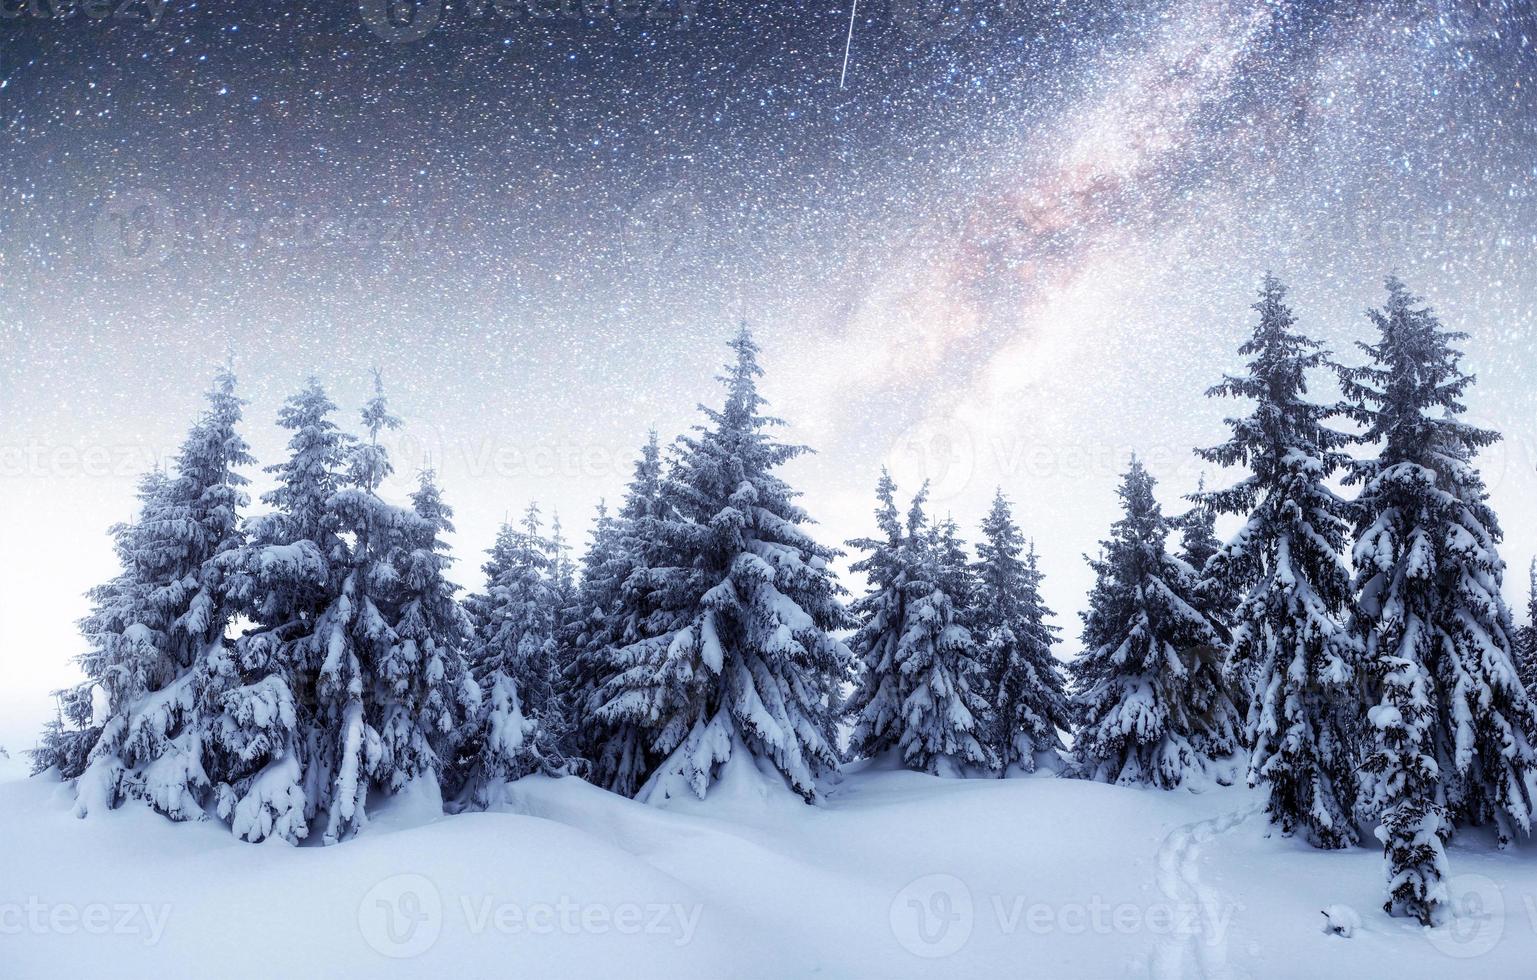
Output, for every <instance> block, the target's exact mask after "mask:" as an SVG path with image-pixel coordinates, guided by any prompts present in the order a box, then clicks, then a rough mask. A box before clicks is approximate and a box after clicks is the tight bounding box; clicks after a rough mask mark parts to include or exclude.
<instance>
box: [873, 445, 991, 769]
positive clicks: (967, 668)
mask: <svg viewBox="0 0 1537 980" xmlns="http://www.w3.org/2000/svg"><path fill="white" fill-rule="evenodd" d="M876 494H877V497H878V499H879V501H880V506H879V508H878V509H877V510H876V523H877V526H878V527H879V528H880V530H881V532H882V533H883V535H884V537H882V538H864V539H858V540H854V541H850V542H849V546H850V547H853V548H857V549H860V550H862V551H866V552H868V555H867V556H866V557H865V558H863V559H861V560H860V561H859V562H857V563H856V564H855V565H854V566H853V568H854V570H855V571H857V572H863V573H864V575H865V577H866V579H867V580H868V581H869V583H870V591H869V592H868V593H867V594H866V595H865V596H864V597H863V598H862V599H860V600H859V601H857V602H856V603H855V604H854V605H853V606H852V607H851V610H850V611H851V612H852V613H853V615H854V617H855V619H856V621H857V622H858V623H859V630H858V632H856V633H855V634H854V638H853V641H852V644H851V646H852V650H853V655H854V658H855V661H856V662H857V663H859V664H860V666H861V675H860V680H859V684H858V686H857V687H856V689H855V691H854V693H853V695H852V696H851V697H850V699H849V702H848V704H847V706H846V708H845V711H846V713H847V714H848V715H849V717H850V718H851V719H852V721H853V723H854V731H853V742H852V744H853V749H854V751H855V753H856V754H858V755H862V756H865V757H872V758H873V757H876V756H879V755H882V754H884V753H886V752H888V751H892V750H895V752H896V754H897V757H898V758H899V759H900V761H901V762H902V764H903V765H905V766H907V767H908V768H910V769H915V770H918V771H920V772H928V773H933V774H935V775H942V776H964V775H968V774H970V773H971V772H973V771H975V770H977V769H990V768H996V759H995V757H994V755H993V753H992V752H991V751H990V749H989V748H988V746H987V744H986V739H987V735H988V732H987V724H988V718H987V705H986V703H985V702H984V700H983V698H982V695H981V693H980V691H979V690H978V688H980V687H981V686H982V684H983V683H984V678H983V677H982V671H981V667H980V665H979V664H978V662H977V656H978V650H977V644H976V641H975V640H974V639H973V638H972V635H971V632H970V630H968V629H967V628H966V627H965V626H964V625H963V624H962V623H961V622H960V616H961V614H962V613H963V612H964V610H965V608H966V603H967V601H968V600H969V598H970V590H971V589H972V587H973V585H974V583H973V581H972V579H971V569H970V568H969V567H968V565H967V562H966V556H965V553H964V550H963V549H962V548H961V546H960V543H959V540H958V538H957V536H956V533H955V528H954V524H953V522H949V521H944V522H940V523H939V524H938V525H935V526H932V527H931V526H929V522H928V517H927V516H926V514H925V513H924V509H923V507H924V503H925V501H926V498H927V496H928V488H927V486H925V487H924V488H923V489H922V490H920V491H919V492H918V493H917V495H915V496H914V498H913V501H912V504H911V506H910V507H909V508H908V512H907V518H906V521H905V522H903V521H902V520H901V519H900V518H899V517H898V514H897V508H896V501H895V494H896V486H895V484H894V483H893V482H892V480H891V477H890V475H889V474H887V473H886V472H885V471H882V473H881V479H880V483H879V484H878V485H877V488H876ZM958 600H959V601H958Z"/></svg>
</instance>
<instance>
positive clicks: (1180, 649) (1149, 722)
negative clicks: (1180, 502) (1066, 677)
mask: <svg viewBox="0 0 1537 980" xmlns="http://www.w3.org/2000/svg"><path fill="white" fill-rule="evenodd" d="M1153 486H1154V481H1153V478H1152V477H1151V476H1150V475H1149V474H1148V472H1147V470H1146V469H1145V468H1144V467H1143V465H1142V463H1141V462H1140V461H1138V460H1137V459H1136V458H1133V459H1132V462H1131V467H1130V469H1129V470H1128V471H1127V473H1126V476H1125V478H1124V479H1123V480H1122V481H1121V487H1120V490H1119V494H1120V498H1121V505H1122V508H1123V510H1124V514H1123V516H1122V517H1121V519H1120V520H1118V521H1117V522H1116V523H1115V524H1114V526H1113V527H1112V529H1111V536H1110V538H1109V539H1108V540H1106V541H1103V542H1101V547H1102V549H1103V553H1102V557H1100V558H1098V559H1089V565H1090V567H1092V568H1093V569H1094V572H1095V576H1096V581H1095V585H1094V589H1093V591H1092V593H1091V594H1090V596H1089V608H1088V610H1087V611H1086V612H1084V613H1082V617H1083V622H1084V629H1083V645H1084V651H1085V652H1084V653H1083V655H1082V656H1080V657H1079V658H1078V659H1077V660H1076V661H1074V662H1073V664H1072V665H1071V668H1070V669H1071V672H1072V675H1073V680H1074V688H1075V689H1074V693H1073V697H1072V704H1073V709H1074V714H1075V715H1076V719H1075V720H1076V722H1077V726H1078V728H1077V740H1076V743H1075V745H1074V753H1075V756H1076V760H1077V768H1078V770H1079V771H1080V772H1081V773H1082V774H1083V775H1084V776H1085V777H1087V778H1090V779H1098V780H1103V781H1106V782H1116V783H1121V784H1123V785H1136V784H1144V783H1146V784H1152V785H1154V786H1158V787H1161V788H1164V789H1170V788H1174V787H1176V786H1180V785H1182V784H1184V783H1185V782H1187V781H1188V780H1190V779H1191V778H1192V777H1195V776H1197V775H1198V774H1202V773H1207V772H1209V771H1211V768H1212V767H1211V762H1212V760H1213V759H1215V758H1217V757H1220V756H1225V755H1227V754H1229V753H1231V752H1232V751H1234V749H1235V748H1236V747H1237V746H1236V739H1235V737H1234V727H1235V726H1234V718H1233V715H1234V708H1233V705H1232V702H1231V700H1230V699H1229V697H1228V694H1227V691H1226V689H1225V687H1224V683H1223V676H1222V671H1221V665H1220V663H1219V662H1218V658H1217V656H1216V653H1217V652H1218V651H1220V649H1221V642H1222V640H1221V636H1220V634H1219V632H1218V629H1217V627H1216V625H1215V624H1214V623H1213V622H1212V621H1211V619H1210V618H1209V617H1208V616H1207V615H1206V614H1204V613H1203V612H1201V610H1200V608H1199V603H1198V600H1197V599H1196V595H1195V593H1196V588H1197V581H1196V576H1195V572H1194V570H1193V569H1191V568H1190V566H1189V565H1187V564H1186V563H1185V562H1183V561H1181V560H1180V559H1178V558H1175V557H1173V556H1172V555H1170V554H1169V553H1168V552H1167V550H1166V542H1167V539H1168V536H1169V533H1170V531H1171V530H1172V529H1173V522H1171V521H1170V520H1169V519H1168V518H1167V517H1165V516H1164V514H1163V511H1162V509H1161V508H1160V507H1159V505H1158V501H1157V500H1156V499H1155V498H1154V496H1153Z"/></svg>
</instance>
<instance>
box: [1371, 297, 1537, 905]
mask: <svg viewBox="0 0 1537 980" xmlns="http://www.w3.org/2000/svg"><path fill="white" fill-rule="evenodd" d="M1387 289H1388V301H1387V303H1386V305H1385V306H1384V307H1383V308H1382V309H1380V310H1373V311H1372V312H1371V318H1372V320H1373V322H1374V324H1375V326H1376V327H1377V331H1378V338H1377V340H1376V342H1375V343H1362V344H1360V345H1359V346H1360V347H1361V348H1362V350H1363V351H1365V353H1366V354H1367V357H1368V358H1369V360H1370V363H1369V364H1367V365H1365V366H1362V367H1357V368H1351V369H1347V370H1344V371H1342V375H1341V378H1342V385H1343V388H1344V392H1345V397H1346V411H1347V413H1348V414H1349V415H1350V417H1352V418H1353V419H1354V420H1355V421H1356V422H1358V423H1359V424H1360V425H1361V427H1362V429H1363V432H1362V433H1361V435H1360V436H1359V437H1358V441H1360V442H1361V443H1362V444H1364V445H1371V446H1375V447H1376V449H1377V455H1376V456H1375V457H1374V458H1369V459H1363V460H1359V461H1356V462H1355V463H1353V464H1352V467H1351V472H1350V474H1349V477H1348V482H1350V483H1353V484H1359V485H1360V487H1361V492H1360V495H1359V496H1358V498H1357V500H1356V501H1355V504H1354V506H1353V511H1354V518H1355V548H1354V559H1355V561H1354V564H1355V568H1356V581H1355V589H1356V594H1357V603H1356V608H1357V617H1356V620H1355V629H1356V631H1357V634H1358V636H1359V637H1360V638H1361V639H1362V641H1363V642H1364V644H1365V657H1364V661H1363V666H1364V670H1366V671H1367V672H1368V674H1369V676H1370V678H1371V680H1373V681H1375V682H1376V684H1377V685H1378V687H1379V688H1380V690H1381V692H1382V694H1381V703H1380V704H1379V706H1378V707H1377V708H1376V709H1374V710H1373V711H1372V713H1371V718H1372V721H1373V724H1374V726H1375V727H1376V728H1377V730H1378V740H1377V741H1378V744H1377V746H1376V750H1375V752H1373V754H1372V755H1371V756H1370V758H1369V759H1368V761H1367V764H1366V765H1365V767H1364V768H1365V771H1366V772H1367V773H1369V774H1370V777H1371V781H1370V789H1371V791H1372V799H1373V801H1374V803H1375V804H1376V805H1377V807H1379V812H1380V814H1381V817H1382V821H1383V823H1382V828H1381V830H1380V831H1379V837H1382V838H1383V843H1384V845H1385V846H1386V849H1387V852H1388V863H1389V879H1390V880H1389V900H1388V903H1387V907H1388V910H1389V911H1390V912H1392V913H1393V914H1395V915H1413V916H1415V917H1416V918H1419V919H1420V920H1421V921H1425V922H1428V921H1432V920H1434V919H1436V918H1437V917H1438V914H1439V912H1438V907H1439V905H1440V902H1441V901H1442V899H1443V898H1444V890H1443V888H1442V886H1441V884H1440V881H1441V879H1442V878H1443V877H1444V875H1445V856H1444V854H1443V853H1442V851H1441V841H1442V840H1444V839H1446V838H1447V837H1449V836H1450V833H1451V828H1452V826H1453V824H1454V823H1455V824H1483V823H1487V822H1491V821H1492V822H1493V823H1494V824H1495V826H1496V828H1497V832H1498V835H1499V838H1500V841H1501V843H1502V844H1503V843H1505V842H1507V841H1509V840H1510V838H1511V837H1513V836H1514V835H1515V833H1516V832H1517V831H1518V830H1519V831H1521V832H1523V833H1529V832H1530V829H1531V819H1532V804H1533V799H1534V797H1537V753H1534V750H1533V739H1534V737H1537V710H1534V708H1533V704H1532V701H1531V700H1530V699H1529V698H1528V696H1527V694H1526V691H1525V689H1524V688H1523V687H1522V685H1521V682H1520V680H1519V678H1518V677H1517V676H1516V669H1515V665H1514V663H1513V661H1512V659H1511V655H1510V650H1511V645H1510V635H1511V632H1512V621H1511V616H1510V611H1509V609H1508V608H1507V607H1506V605H1505V600H1504V598H1503V595H1502V592H1501V587H1502V582H1501V579H1502V577H1503V573H1504V563H1503V562H1502V561H1501V559H1500V557H1499V553H1498V550H1497V545H1498V542H1499V540H1500V530H1499V525H1498V523H1497V521H1496V518H1495V515H1494V512H1493V511H1492V510H1491V509H1490V507H1489V505H1488V502H1487V493H1486V492H1485V489H1484V485H1483V479H1482V478H1481V477H1480V475H1479V473H1478V470H1477V469H1476V468H1474V466H1473V465H1472V460H1473V457H1474V456H1475V455H1476V454H1477V452H1478V450H1480V449H1482V448H1484V447H1486V446H1488V445H1490V444H1492V443H1493V442H1495V441H1496V440H1497V439H1498V438H1499V435H1498V433H1495V432H1491V431H1488V430H1485V429H1479V428H1476V427H1474V426H1471V425H1468V424H1467V423H1465V422H1463V421H1461V420H1460V419H1459V418H1458V416H1460V415H1461V414H1462V413H1463V412H1464V411H1465V408H1464V405H1463V403H1462V399H1463V397H1464V395H1465V393H1466V391H1467V389H1468V386H1469V385H1471V384H1472V382H1473V376H1472V375H1469V374H1465V373H1463V371H1462V370H1461V368H1460V366H1459V361H1460V360H1461V356H1462V355H1461V352H1460V351H1458V350H1456V349H1454V348H1453V347H1452V344H1453V343H1455V342H1456V341H1458V340H1460V339H1462V338H1463V337H1464V336H1465V335H1463V334H1460V333H1456V332H1452V331H1447V330H1444V329H1443V328H1442V327H1441V324H1440V322H1439V321H1438V320H1437V319H1436V317H1435V315H1434V313H1432V312H1431V311H1430V310H1429V309H1428V308H1426V307H1423V306H1420V305H1419V300H1418V299H1416V298H1415V297H1414V296H1412V295H1411V294H1410V293H1409V290H1408V289H1407V287H1405V286H1404V284H1403V283H1401V282H1400V281H1398V280H1397V279H1396V278H1393V279H1389V280H1388V283H1387ZM1443 806H1444V808H1445V813H1442V808H1443Z"/></svg>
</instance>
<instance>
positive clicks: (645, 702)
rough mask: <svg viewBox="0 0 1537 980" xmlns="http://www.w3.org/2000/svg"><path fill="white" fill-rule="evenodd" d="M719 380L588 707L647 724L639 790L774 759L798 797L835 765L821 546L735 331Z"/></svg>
mask: <svg viewBox="0 0 1537 980" xmlns="http://www.w3.org/2000/svg"><path fill="white" fill-rule="evenodd" d="M731 347H732V350H733V352H734V354H735V358H734V362H733V363H731V364H729V365H727V367H726V374H725V375H724V377H722V378H721V381H722V382H723V384H724V385H725V388H726V400H725V404H724V406H723V407H722V408H720V409H710V408H703V411H704V413H705V416H706V420H707V424H704V425H701V426H698V427H696V433H697V434H696V435H694V436H691V437H684V438H681V439H680V440H679V442H678V446H677V456H676V460H675V462H674V464H673V466H672V468H671V470H670V472H669V473H668V476H667V479H666V480H665V481H664V483H663V486H662V506H661V508H660V513H659V516H658V517H657V518H656V519H655V520H653V521H652V522H651V525H650V528H649V531H648V533H649V534H651V535H652V540H653V541H654V545H655V553H654V555H653V556H652V557H651V558H650V559H649V560H648V561H647V567H646V568H644V569H643V570H639V571H638V572H637V573H635V574H632V576H631V579H632V581H633V583H634V587H636V588H638V589H642V590H644V599H643V600H642V601H643V602H644V603H645V604H646V605H647V606H649V608H650V610H651V611H650V612H649V613H648V617H647V620H648V621H647V632H648V633H651V632H652V631H654V633H653V634H652V635H650V636H647V637H644V638H642V639H639V640H637V641H636V642H635V643H632V644H630V645H629V646H628V647H626V648H624V649H623V650H621V651H620V653H619V656H620V657H621V658H622V659H623V660H624V661H625V663H626V664H627V666H626V669H625V670H624V672H623V673H622V674H621V675H620V676H619V677H616V678H615V679H614V681H613V682H612V683H611V684H610V685H609V686H608V688H609V691H610V692H611V693H612V696H611V697H609V698H608V699H607V701H606V703H605V704H604V706H603V708H602V709H600V713H601V714H602V715H603V717H604V718H605V720H606V722H607V723H609V724H634V725H637V726H639V727H641V728H643V729H645V730H646V731H647V733H648V736H649V749H650V750H651V751H653V752H655V753H656V754H657V756H659V757H660V758H661V761H660V763H659V764H658V765H657V766H656V768H655V769H654V771H652V773H651V774H650V776H649V778H648V779H647V781H646V783H645V785H644V786H643V787H642V788H641V791H640V793H639V794H638V795H639V796H640V797H641V798H643V799H647V800H652V801H661V800H665V799H668V798H671V797H677V796H682V795H684V794H693V795H695V796H698V797H700V798H703V797H704V796H705V795H706V794H707V793H708V791H709V787H710V785H711V784H712V783H713V782H714V781H715V779H716V778H717V776H718V775H719V774H720V771H721V768H722V767H723V766H725V765H726V764H727V763H728V762H731V761H733V760H735V761H736V762H737V763H738V764H740V765H744V766H753V765H754V764H768V765H772V766H773V767H774V769H775V770H777V771H778V772H779V773H780V775H782V776H783V778H784V780H785V781H786V782H787V784H788V785H789V786H790V788H792V789H793V790H794V791H795V792H796V793H798V794H800V795H801V796H802V797H803V798H804V799H806V800H808V801H813V800H815V799H816V795H817V789H816V779H817V777H818V776H819V775H820V774H821V773H823V772H824V771H826V770H828V769H831V768H832V767H834V766H835V765H837V763H838V750H837V747H836V736H835V733H834V721H835V717H834V709H835V703H836V700H837V698H838V691H839V686H840V685H841V683H842V682H843V679H844V677H845V675H846V674H847V672H848V651H847V649H846V648H845V647H844V646H843V644H842V643H840V642H839V641H838V640H837V639H836V638H834V637H833V635H832V631H833V630H836V629H838V628H840V627H841V626H843V625H844V623H845V618H846V617H845V613H844V610H843V607H842V606H841V604H840V603H839V601H838V595H839V592H840V589H839V587H838V585H837V583H836V581H835V580H834V578H833V576H832V573H831V571H830V570H829V569H828V567H827V563H828V560H829V559H830V558H832V557H833V555H834V554H835V553H834V552H833V551H832V550H830V549H828V548H825V547H823V546H821V545H819V544H817V543H816V542H815V541H814V540H813V539H812V538H811V537H810V536H809V535H808V534H807V533H806V531H805V530H804V528H803V525H805V524H806V523H807V522H808V520H809V518H808V516H807V514H806V512H805V511H804V510H802V509H801V508H800V506H798V505H797V504H796V503H795V498H796V497H797V496H798V494H797V493H796V492H795V491H794V490H792V489H791V488H790V487H789V485H788V484H786V483H785V482H784V481H783V480H782V479H781V478H780V477H779V476H778V475H777V474H776V473H775V472H774V471H775V470H777V469H778V468H779V467H780V466H782V465H783V464H784V463H787V462H789V461H790V460H792V459H794V458H796V457H797V456H800V455H802V454H803V453H805V452H807V451H808V450H807V449H806V448H805V447H802V446H795V445H786V444H783V443H779V442H777V441H775V440H774V439H773V438H772V437H771V434H770V431H769V430H771V429H772V428H774V427H776V426H779V425H782V424H783V423H782V422H780V421H779V420H778V419H774V418H771V417H768V416H765V415H763V414H762V409H763V406H764V404H765V402H764V399H763V398H762V396H761V395H759V393H758V387H757V379H758V377H759V376H760V375H761V374H762V370H761V368H759V366H758V360H757V356H758V346H757V344H756V343H754V342H753V339H752V336H751V335H750V333H749V332H748V330H747V328H746V326H745V325H744V326H743V327H742V329H741V331H740V332H739V333H738V334H737V336H736V338H735V339H734V340H733V341H732V343H731Z"/></svg>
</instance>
